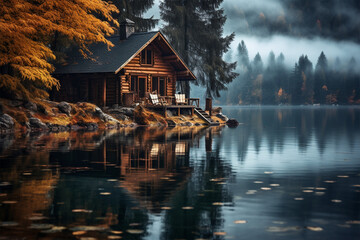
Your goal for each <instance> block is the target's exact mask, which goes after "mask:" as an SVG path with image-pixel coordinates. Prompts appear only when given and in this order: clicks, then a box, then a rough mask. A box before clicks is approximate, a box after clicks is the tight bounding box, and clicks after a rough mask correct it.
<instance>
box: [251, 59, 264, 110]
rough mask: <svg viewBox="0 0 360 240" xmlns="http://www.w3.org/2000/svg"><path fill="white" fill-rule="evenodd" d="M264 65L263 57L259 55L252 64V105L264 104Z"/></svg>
mask: <svg viewBox="0 0 360 240" xmlns="http://www.w3.org/2000/svg"><path fill="white" fill-rule="evenodd" d="M263 71H264V64H263V62H262V59H261V56H260V54H259V53H257V54H256V55H255V57H254V60H253V62H252V91H251V99H252V103H255V104H260V103H261V102H262V87H263V86H262V85H263Z"/></svg>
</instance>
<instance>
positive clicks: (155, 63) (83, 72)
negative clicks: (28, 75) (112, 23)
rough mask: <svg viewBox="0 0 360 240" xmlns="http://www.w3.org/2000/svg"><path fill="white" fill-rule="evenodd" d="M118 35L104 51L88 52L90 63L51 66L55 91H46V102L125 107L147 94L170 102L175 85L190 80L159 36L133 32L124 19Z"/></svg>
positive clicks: (78, 60)
mask: <svg viewBox="0 0 360 240" xmlns="http://www.w3.org/2000/svg"><path fill="white" fill-rule="evenodd" d="M119 33H120V34H119V35H120V36H114V37H110V38H109V40H110V41H111V42H112V43H113V44H114V47H112V48H111V49H110V51H109V50H108V48H107V46H106V45H105V44H96V45H93V46H91V47H90V51H91V52H92V53H93V55H92V56H91V58H92V59H91V60H90V59H84V58H83V57H81V56H78V57H77V58H76V57H73V59H74V58H75V59H74V61H73V62H74V63H72V64H67V65H61V66H57V67H56V70H55V73H54V76H55V77H56V78H57V79H59V81H60V85H61V87H60V90H59V91H52V93H51V98H52V100H55V101H69V102H78V101H87V102H92V103H94V104H97V105H98V106H112V105H114V104H119V105H131V104H132V103H133V102H134V101H137V102H141V100H143V99H144V98H145V97H146V96H147V95H148V93H151V92H156V93H157V94H158V95H160V96H174V95H175V91H176V82H177V81H191V80H195V79H196V77H195V75H194V74H193V73H192V72H191V71H190V69H189V68H188V66H187V65H186V64H185V63H184V61H183V60H182V59H181V58H180V56H179V55H178V54H177V53H176V51H175V50H174V48H173V47H172V46H171V45H170V44H169V42H168V41H167V40H166V38H165V37H164V35H163V34H162V33H161V32H159V31H157V32H135V27H134V22H132V21H131V20H129V19H126V20H125V21H123V22H121V23H120V30H119Z"/></svg>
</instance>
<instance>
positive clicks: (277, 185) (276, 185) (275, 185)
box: [270, 183, 280, 187]
mask: <svg viewBox="0 0 360 240" xmlns="http://www.w3.org/2000/svg"><path fill="white" fill-rule="evenodd" d="M270 186H271V187H280V184H278V183H272V184H270Z"/></svg>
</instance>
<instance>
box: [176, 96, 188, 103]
mask: <svg viewBox="0 0 360 240" xmlns="http://www.w3.org/2000/svg"><path fill="white" fill-rule="evenodd" d="M175 104H176V105H179V104H186V105H187V104H188V100H187V99H186V98H185V94H180V93H176V94H175Z"/></svg>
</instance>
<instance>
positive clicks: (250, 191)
mask: <svg viewBox="0 0 360 240" xmlns="http://www.w3.org/2000/svg"><path fill="white" fill-rule="evenodd" d="M256 192H257V191H256V190H248V191H247V192H246V193H245V194H248V195H251V194H255V193H256Z"/></svg>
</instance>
